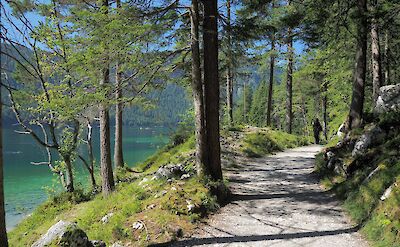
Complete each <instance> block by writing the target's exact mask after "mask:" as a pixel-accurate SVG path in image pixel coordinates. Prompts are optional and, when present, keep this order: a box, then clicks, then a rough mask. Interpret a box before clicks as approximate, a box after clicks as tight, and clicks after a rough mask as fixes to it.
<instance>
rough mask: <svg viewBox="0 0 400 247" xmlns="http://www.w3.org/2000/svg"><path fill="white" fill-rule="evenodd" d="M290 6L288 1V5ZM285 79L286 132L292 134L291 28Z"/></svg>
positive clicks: (288, 35)
mask: <svg viewBox="0 0 400 247" xmlns="http://www.w3.org/2000/svg"><path fill="white" fill-rule="evenodd" d="M288 4H290V1H289V3H288ZM287 53H288V54H287V79H286V131H287V132H288V133H292V123H293V111H292V101H293V95H292V94H293V93H292V81H293V37H292V28H291V27H289V28H288V31H287Z"/></svg>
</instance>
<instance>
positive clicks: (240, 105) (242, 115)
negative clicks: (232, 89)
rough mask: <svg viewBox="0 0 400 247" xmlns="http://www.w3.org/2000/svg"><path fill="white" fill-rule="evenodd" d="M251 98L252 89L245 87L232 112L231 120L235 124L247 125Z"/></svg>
mask: <svg viewBox="0 0 400 247" xmlns="http://www.w3.org/2000/svg"><path fill="white" fill-rule="evenodd" d="M252 98H253V89H252V87H251V86H249V85H246V86H245V87H243V90H242V91H241V96H240V98H239V100H238V101H237V102H236V104H235V107H234V111H233V120H234V121H235V124H248V123H250V117H249V113H250V110H251V103H252Z"/></svg>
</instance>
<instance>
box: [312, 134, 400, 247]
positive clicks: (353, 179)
mask: <svg viewBox="0 0 400 247" xmlns="http://www.w3.org/2000/svg"><path fill="white" fill-rule="evenodd" d="M361 134H362V132H361V131H360V130H357V133H354V138H356V137H357V136H359V135H361ZM399 146H400V136H399V135H398V134H394V135H392V136H391V137H390V138H388V139H386V140H385V142H384V143H382V144H381V145H378V146H375V147H373V148H370V149H369V150H368V151H367V153H366V154H365V155H363V156H361V157H356V158H353V157H351V150H347V149H344V150H342V151H340V152H339V153H337V156H338V157H340V158H341V159H342V160H343V161H344V163H345V167H346V166H350V165H352V164H357V170H356V171H355V172H354V173H352V174H351V175H349V174H347V175H345V174H341V175H338V174H334V173H332V172H330V171H328V170H327V169H326V168H325V164H326V163H325V162H326V161H325V160H324V157H323V154H322V153H320V154H318V155H317V157H316V169H315V170H316V172H317V173H318V174H319V175H320V177H321V182H322V184H323V185H324V186H325V187H326V188H327V189H330V190H332V191H334V192H335V193H336V195H337V196H338V197H339V198H340V199H342V200H343V202H344V203H343V204H344V208H345V209H346V211H347V212H348V213H349V214H350V216H351V217H352V218H353V219H354V221H355V222H356V223H358V224H360V225H361V226H362V228H361V231H362V232H363V233H364V235H365V236H366V238H367V239H368V240H369V241H370V243H371V245H372V246H379V247H386V246H391V247H400V153H399ZM373 171H374V172H373ZM372 172H373V173H372ZM371 174H372V175H371ZM390 186H392V188H393V189H392V193H391V194H390V196H389V197H388V198H387V199H385V200H381V196H382V195H383V194H384V193H385V191H386V189H387V188H389V187H390Z"/></svg>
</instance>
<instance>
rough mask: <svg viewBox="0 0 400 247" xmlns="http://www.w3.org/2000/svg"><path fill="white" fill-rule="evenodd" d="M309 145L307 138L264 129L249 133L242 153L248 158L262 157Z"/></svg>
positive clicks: (244, 141)
mask: <svg viewBox="0 0 400 247" xmlns="http://www.w3.org/2000/svg"><path fill="white" fill-rule="evenodd" d="M308 143H309V141H308V139H307V138H305V137H299V136H296V135H291V134H288V133H285V132H281V131H275V130H270V129H262V130H260V131H256V132H253V133H247V134H246V136H245V138H244V140H243V145H242V152H243V153H244V154H245V155H246V156H248V157H261V156H263V155H266V154H270V153H273V152H277V151H282V150H284V149H286V148H294V147H298V146H304V145H307V144H308Z"/></svg>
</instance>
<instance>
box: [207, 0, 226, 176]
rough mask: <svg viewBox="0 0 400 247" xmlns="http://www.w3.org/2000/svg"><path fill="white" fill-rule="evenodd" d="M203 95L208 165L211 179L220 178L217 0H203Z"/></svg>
mask: <svg viewBox="0 0 400 247" xmlns="http://www.w3.org/2000/svg"><path fill="white" fill-rule="evenodd" d="M203 5H204V21H203V25H204V27H203V43H204V95H205V119H206V133H207V142H208V149H207V153H208V165H209V170H210V173H211V174H210V175H211V178H212V179H213V180H220V179H222V171H221V147H220V143H219V138H220V134H219V82H218V29H217V16H218V8H217V0H203Z"/></svg>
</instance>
